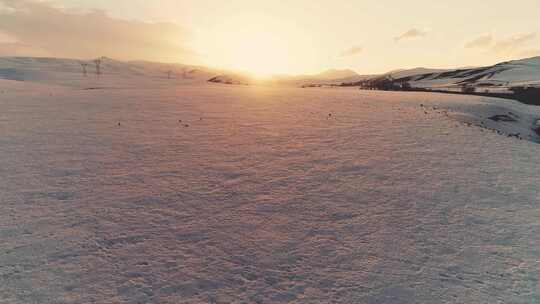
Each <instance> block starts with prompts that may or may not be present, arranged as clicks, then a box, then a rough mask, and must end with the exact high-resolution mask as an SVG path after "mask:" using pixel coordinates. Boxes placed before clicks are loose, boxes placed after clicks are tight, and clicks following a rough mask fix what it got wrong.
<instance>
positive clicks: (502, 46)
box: [465, 33, 537, 56]
mask: <svg viewBox="0 0 540 304" xmlns="http://www.w3.org/2000/svg"><path fill="white" fill-rule="evenodd" d="M535 38H536V33H526V34H516V35H513V36H510V37H506V38H504V39H495V38H494V37H493V35H491V34H489V35H484V36H480V37H478V38H476V39H474V40H472V41H470V42H467V43H466V44H465V48H479V49H484V50H486V51H488V52H491V53H495V54H498V55H505V56H527V55H530V54H537V50H536V49H531V48H529V47H527V44H528V43H529V42H531V41H533V40H534V39H535Z"/></svg>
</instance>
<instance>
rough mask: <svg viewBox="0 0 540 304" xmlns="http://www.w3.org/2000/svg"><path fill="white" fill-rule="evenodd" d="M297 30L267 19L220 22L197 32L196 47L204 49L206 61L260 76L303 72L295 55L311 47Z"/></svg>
mask: <svg viewBox="0 0 540 304" xmlns="http://www.w3.org/2000/svg"><path fill="white" fill-rule="evenodd" d="M307 36H308V35H306V34H305V33H302V32H301V30H300V29H298V28H296V29H291V28H287V29H285V28H283V25H281V24H277V23H275V21H268V20H258V21H254V20H242V22H235V23H231V24H222V25H221V27H219V28H214V29H212V30H210V31H209V32H205V35H199V36H198V37H199V38H200V39H204V40H200V41H197V44H196V46H197V48H199V49H204V50H205V51H206V54H205V55H206V62H205V63H206V64H208V65H211V66H217V67H221V68H224V69H232V70H237V71H243V72H247V73H249V74H251V75H252V76H255V77H259V78H264V77H266V76H269V75H274V74H291V73H299V72H303V70H304V69H305V68H306V66H305V62H304V64H303V66H300V64H299V61H298V60H297V59H296V60H295V59H294V58H297V57H298V55H299V54H305V50H306V49H312V48H311V46H310V43H309V41H306V40H305V37H307ZM202 37H204V38H202Z"/></svg>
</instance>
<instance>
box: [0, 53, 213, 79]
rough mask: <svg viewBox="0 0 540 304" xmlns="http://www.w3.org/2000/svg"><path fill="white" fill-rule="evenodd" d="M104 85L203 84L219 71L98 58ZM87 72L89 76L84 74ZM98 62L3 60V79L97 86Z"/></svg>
mask: <svg viewBox="0 0 540 304" xmlns="http://www.w3.org/2000/svg"><path fill="white" fill-rule="evenodd" d="M99 65H100V67H99V69H100V75H99V78H101V79H102V80H101V81H100V82H99V83H101V85H112V86H115V85H127V84H128V83H131V82H132V81H131V80H133V79H145V80H146V81H156V82H158V81H162V80H163V79H170V80H173V81H174V80H176V81H183V82H188V83H193V82H203V81H206V80H208V79H209V78H211V77H214V76H216V75H217V74H218V73H219V71H216V70H212V69H208V68H204V67H198V66H191V65H183V64H174V63H173V64H166V63H154V62H146V61H120V60H114V59H111V58H107V57H101V58H99ZM85 69H86V75H85V74H84V70H85ZM96 78H98V71H97V64H96V61H95V60H77V59H62V58H34V57H0V79H8V80H17V81H32V82H39V83H48V84H57V85H70V86H89V85H97V84H98V82H97V80H96Z"/></svg>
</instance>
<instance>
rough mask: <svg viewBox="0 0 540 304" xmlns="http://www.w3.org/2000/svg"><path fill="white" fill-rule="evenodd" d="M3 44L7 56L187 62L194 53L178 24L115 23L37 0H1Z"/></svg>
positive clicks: (102, 16) (103, 16)
mask: <svg viewBox="0 0 540 304" xmlns="http://www.w3.org/2000/svg"><path fill="white" fill-rule="evenodd" d="M0 32H2V33H3V35H4V36H8V37H13V39H14V40H15V41H9V42H6V41H0V53H1V54H4V55H7V54H8V53H12V55H27V56H53V57H71V58H95V57H99V56H108V57H113V58H118V59H124V60H135V59H146V60H156V61H182V60H190V59H193V57H194V56H195V54H194V53H193V52H191V51H189V50H188V49H187V48H185V47H184V46H183V44H182V42H183V41H185V39H186V37H187V32H186V31H185V30H184V29H183V28H181V27H179V26H178V25H176V24H173V23H147V22H141V21H128V20H122V19H115V18H112V17H110V16H108V15H106V14H105V13H104V12H102V11H92V12H87V13H84V14H77V13H70V12H66V11H64V10H62V9H59V8H56V7H53V6H52V5H50V4H47V3H44V2H38V1H34V0H0Z"/></svg>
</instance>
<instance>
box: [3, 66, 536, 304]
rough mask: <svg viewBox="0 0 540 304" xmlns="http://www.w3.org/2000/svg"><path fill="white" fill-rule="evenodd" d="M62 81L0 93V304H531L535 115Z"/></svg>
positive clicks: (397, 98)
mask: <svg viewBox="0 0 540 304" xmlns="http://www.w3.org/2000/svg"><path fill="white" fill-rule="evenodd" d="M61 76H62V75H60V76H55V75H51V77H53V78H54V77H58V81H56V83H54V84H53V83H52V82H51V81H49V80H47V79H44V80H42V81H40V82H39V83H38V82H17V81H9V80H0V109H2V110H1V111H0V303H370V304H374V303H535V302H538V301H540V283H539V278H540V250H539V249H540V237H539V236H540V225H539V224H538V218H539V216H540V193H539V191H538V185H539V184H540V174H539V173H540V172H539V168H538V166H537V164H538V163H540V153H538V151H539V149H540V146H539V145H538V144H536V143H534V142H533V141H530V140H535V137H534V136H535V135H534V134H533V133H531V132H530V127H531V126H532V125H534V124H536V123H537V122H536V120H535V119H536V118H538V117H540V110H539V109H538V108H535V107H533V106H526V105H522V104H519V103H517V102H512V101H503V100H500V99H490V98H482V97H470V96H463V95H443V94H431V93H403V92H375V91H360V90H355V89H330V88H321V89H309V90H306V89H297V88H278V87H260V86H250V87H247V86H226V85H219V84H206V83H200V84H199V83H192V82H189V81H186V82H181V81H176V80H174V81H172V82H165V81H163V80H152V81H150V80H148V81H146V80H145V81H143V80H141V79H139V78H130V79H122V78H118V79H117V78H114V77H113V76H110V75H109V76H107V75H104V76H103V78H101V79H100V80H97V79H92V80H85V79H80V80H77V82H74V81H71V80H70V81H68V82H66V83H64V84H63V85H59V84H60V83H61V81H60V79H61ZM62 77H63V76H62ZM87 82H92V83H90V84H89V83H87ZM88 87H94V89H92V90H85V89H84V88H88ZM507 112H512V113H513V114H515V116H516V122H512V123H511V122H496V121H492V120H489V119H488V118H489V117H491V116H492V115H496V114H506V113H507ZM480 122H484V123H485V124H490V125H489V126H487V127H486V128H480V127H477V126H475V125H477V124H478V125H480ZM119 123H120V125H119ZM468 124H470V125H468ZM487 128H496V129H497V130H500V131H504V132H514V131H516V130H520V131H521V132H522V135H523V137H524V138H525V139H530V140H519V139H517V138H514V137H512V138H510V137H507V136H501V135H498V134H497V133H494V132H491V131H489V130H488V129H487ZM527 136H529V137H527Z"/></svg>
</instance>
